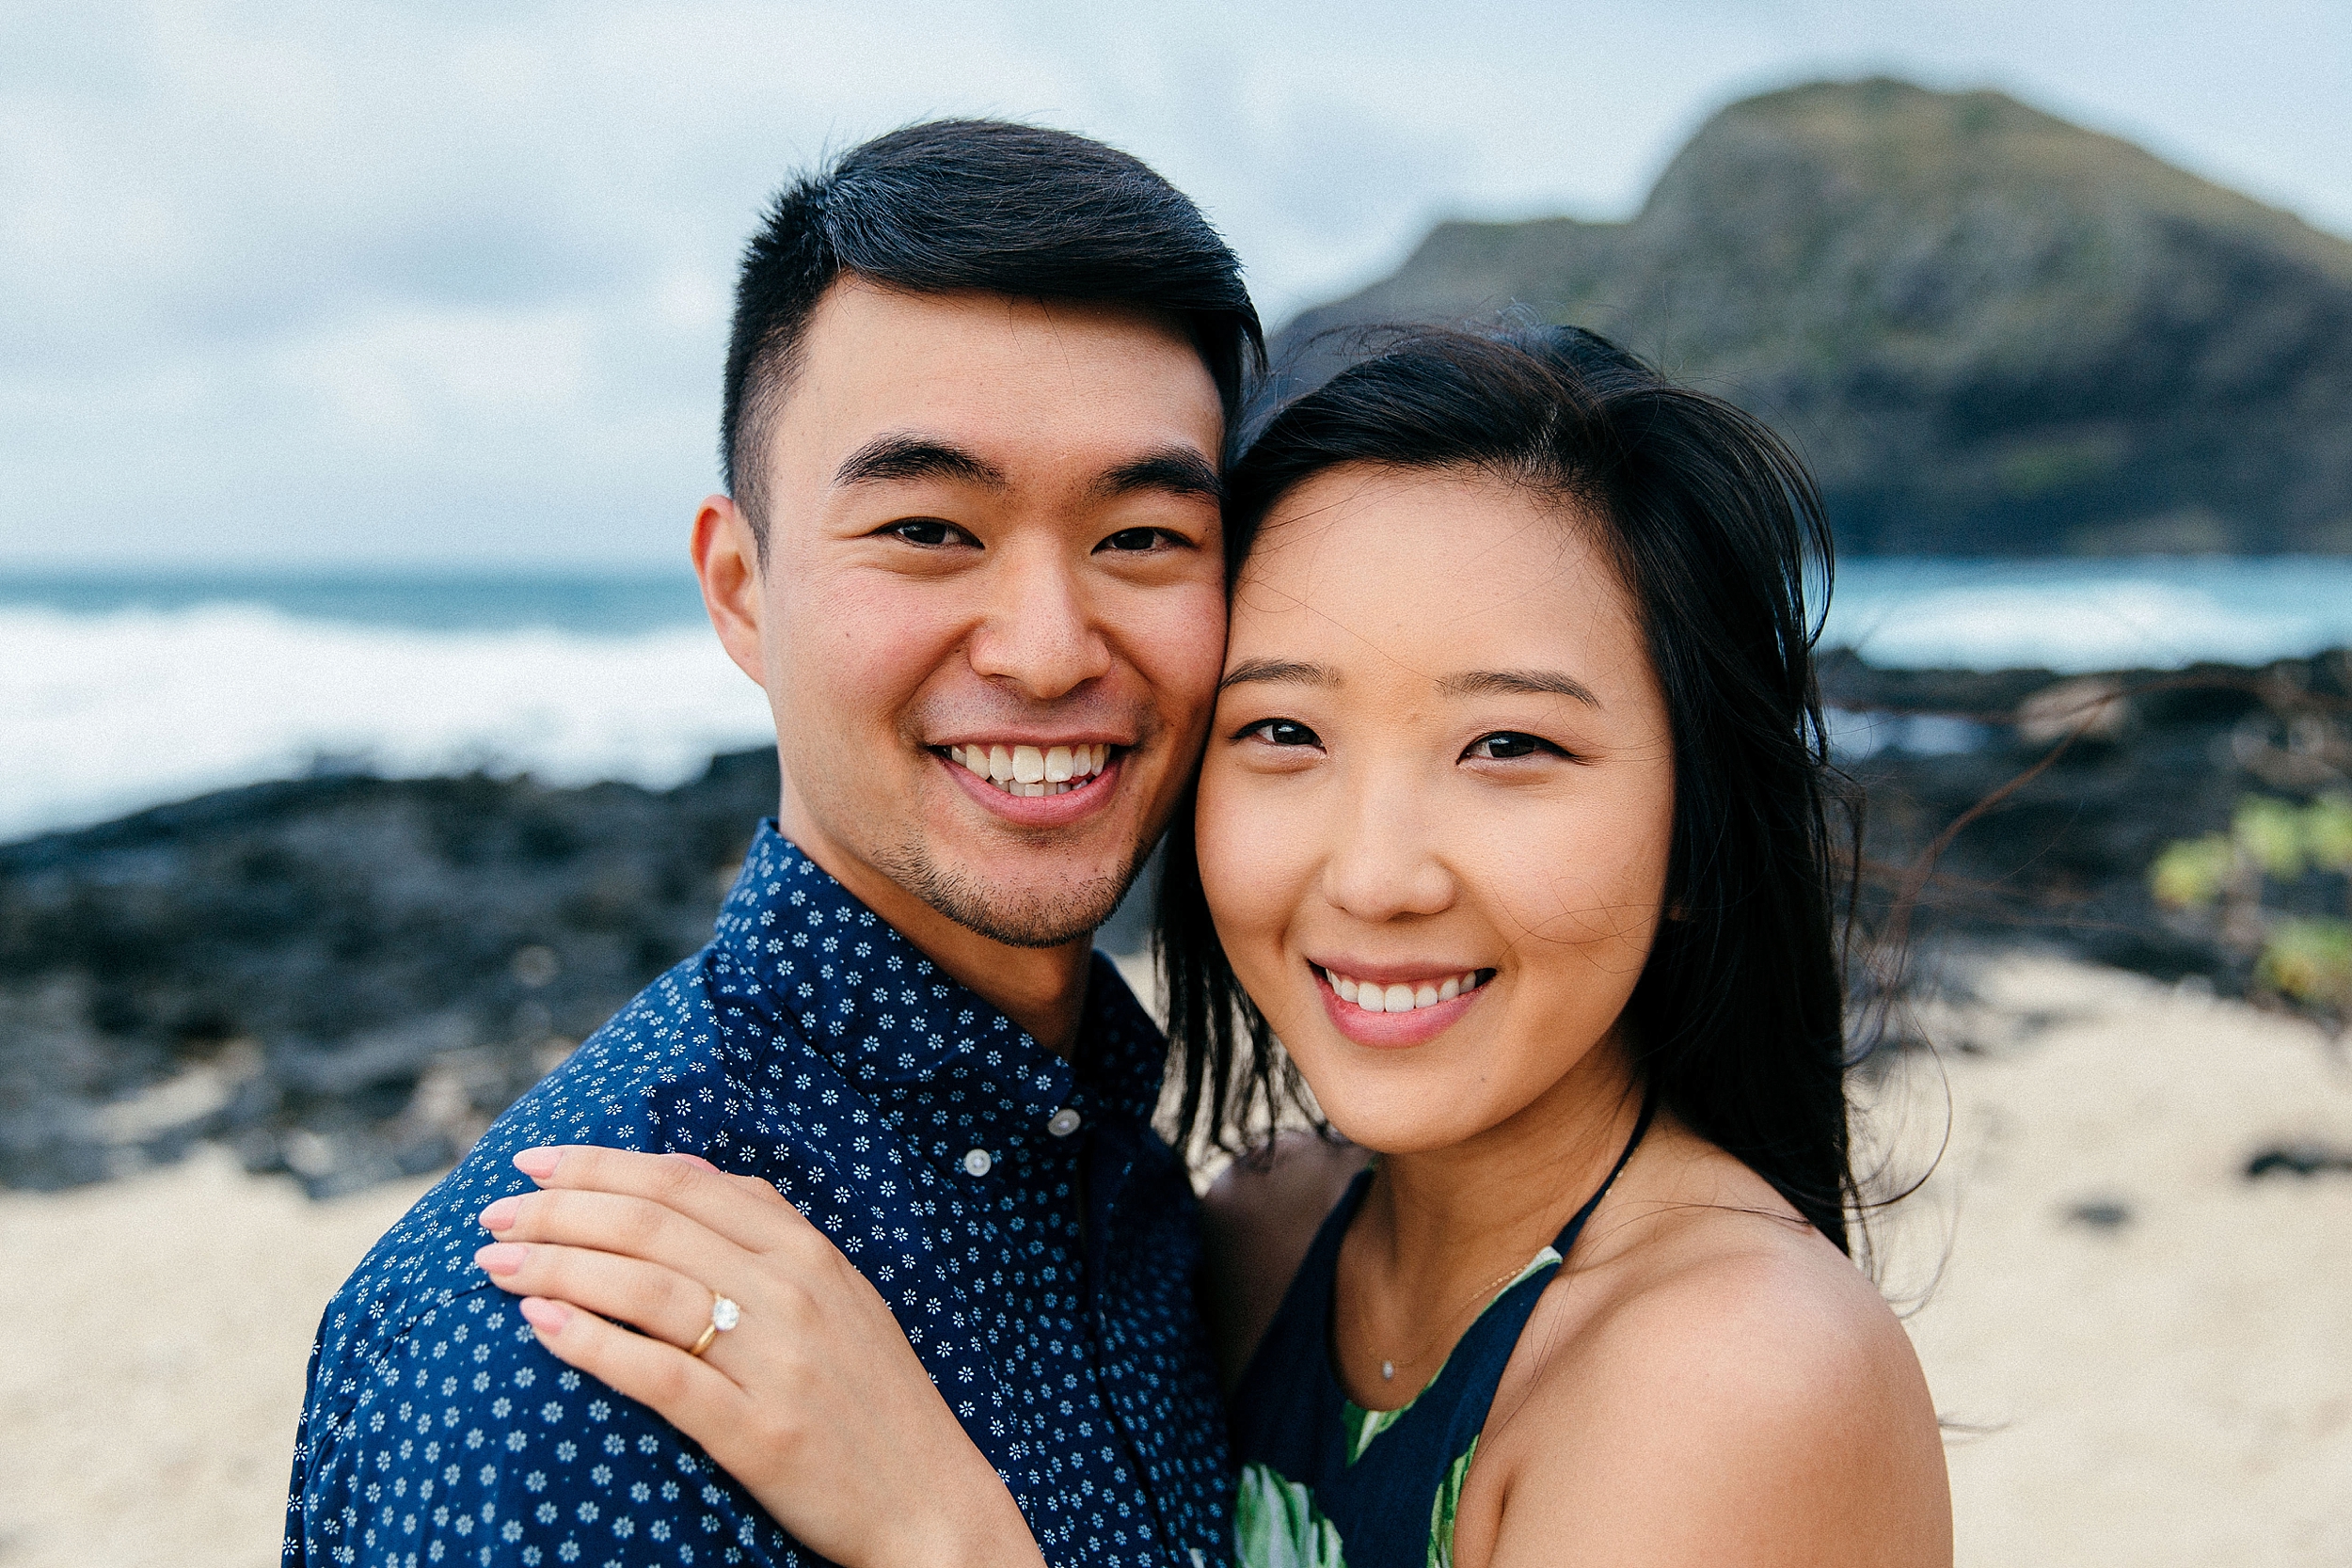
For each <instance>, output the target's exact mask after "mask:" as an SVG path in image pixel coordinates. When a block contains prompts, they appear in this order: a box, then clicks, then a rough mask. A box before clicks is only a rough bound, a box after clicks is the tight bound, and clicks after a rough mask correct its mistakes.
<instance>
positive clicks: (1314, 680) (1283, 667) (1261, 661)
mask: <svg viewBox="0 0 2352 1568" xmlns="http://www.w3.org/2000/svg"><path fill="white" fill-rule="evenodd" d="M1253 682H1254V683H1263V684H1280V685H1291V686H1337V685H1339V684H1340V677H1339V673H1338V672H1336V671H1334V670H1333V669H1332V668H1331V667H1330V666H1329V665H1327V664H1303V663H1301V662H1299V661H1298V660H1297V659H1295V658H1245V659H1243V660H1242V661H1241V662H1240V663H1239V664H1236V665H1234V666H1233V667H1232V669H1231V670H1228V671H1227V672H1226V673H1225V678H1224V679H1223V680H1221V681H1219V682H1217V683H1216V689H1218V690H1219V691H1222V690H1224V689H1226V688H1227V687H1231V686H1248V685H1250V684H1252V683H1253Z"/></svg>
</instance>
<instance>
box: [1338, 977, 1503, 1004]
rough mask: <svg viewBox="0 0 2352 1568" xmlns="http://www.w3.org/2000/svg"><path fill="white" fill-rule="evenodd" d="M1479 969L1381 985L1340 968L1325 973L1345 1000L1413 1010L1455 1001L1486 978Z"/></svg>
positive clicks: (1341, 998)
mask: <svg viewBox="0 0 2352 1568" xmlns="http://www.w3.org/2000/svg"><path fill="white" fill-rule="evenodd" d="M1478 973H1479V972H1478V971H1477V970H1474V969H1473V970H1469V971H1467V972H1465V973H1463V974H1449V975H1448V976H1446V978H1445V979H1443V980H1442V981H1434V982H1433V981H1429V980H1423V981H1422V982H1421V983H1420V984H1419V985H1413V986H1379V985H1372V984H1368V983H1366V982H1363V981H1359V980H1354V979H1350V978H1349V977H1348V976H1347V975H1344V974H1340V973H1339V972H1338V971H1337V970H1332V969H1327V970H1325V971H1324V972H1323V977H1324V978H1325V979H1327V980H1328V981H1330V982H1331V989H1332V990H1335V991H1338V992H1339V993H1340V1000H1341V1001H1343V1002H1353V1003H1355V1004H1356V1006H1359V1007H1361V1008H1362V1009H1363V1010H1364V1011H1366V1012H1368V1013H1409V1012H1411V1011H1413V1010H1414V1009H1415V1008H1417V1007H1434V1006H1437V1005H1438V1003H1440V1002H1451V1001H1453V1000H1454V998H1455V997H1457V996H1459V995H1461V994H1462V993H1463V992H1464V991H1466V990H1477V989H1478V988H1479V986H1480V985H1482V984H1483V983H1484V982H1482V981H1481V980H1480V979H1479V978H1478Z"/></svg>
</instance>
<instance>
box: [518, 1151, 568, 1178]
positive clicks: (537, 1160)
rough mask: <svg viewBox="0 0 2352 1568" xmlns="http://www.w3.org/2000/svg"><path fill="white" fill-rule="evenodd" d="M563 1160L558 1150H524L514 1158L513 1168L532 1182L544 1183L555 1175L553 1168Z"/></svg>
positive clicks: (562, 1152)
mask: <svg viewBox="0 0 2352 1568" xmlns="http://www.w3.org/2000/svg"><path fill="white" fill-rule="evenodd" d="M563 1158H564V1151H563V1150H562V1149H560V1148H526V1149H524V1150H523V1151H522V1152H521V1153H520V1154H517V1155H516V1156H515V1168H516V1170H518V1171H521V1172H522V1173H523V1174H524V1175H525V1176H528V1177H530V1178H531V1179H532V1180H533V1181H545V1180H547V1179H548V1177H550V1176H553V1175H554V1174H555V1167H556V1165H557V1164H558V1163H559V1162H561V1161H562V1160H563Z"/></svg>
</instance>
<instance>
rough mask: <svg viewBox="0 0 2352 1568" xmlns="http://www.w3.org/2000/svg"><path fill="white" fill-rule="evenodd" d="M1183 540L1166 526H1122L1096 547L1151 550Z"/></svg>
mask: <svg viewBox="0 0 2352 1568" xmlns="http://www.w3.org/2000/svg"><path fill="white" fill-rule="evenodd" d="M1181 542H1182V541H1180V540H1179V539H1177V537H1176V536H1175V535H1174V534H1171V533H1169V532H1168V530H1166V529H1164V528H1122V529H1120V531H1118V532H1117V533H1114V534H1112V535H1111V536H1110V537H1109V538H1108V539H1105V540H1104V541H1103V542H1102V543H1101V544H1100V545H1097V546H1095V548H1096V549H1101V550H1150V549H1157V548H1158V547H1159V546H1161V545H1163V544H1168V545H1173V544H1179V543H1181Z"/></svg>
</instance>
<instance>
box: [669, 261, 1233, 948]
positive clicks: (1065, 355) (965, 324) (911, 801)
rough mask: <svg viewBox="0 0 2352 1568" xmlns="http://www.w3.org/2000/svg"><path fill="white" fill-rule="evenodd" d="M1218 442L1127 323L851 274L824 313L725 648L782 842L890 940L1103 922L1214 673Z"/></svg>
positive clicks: (1165, 797) (1211, 418) (1170, 367)
mask: <svg viewBox="0 0 2352 1568" xmlns="http://www.w3.org/2000/svg"><path fill="white" fill-rule="evenodd" d="M1223 420H1224V416H1223V411H1222V408H1221V406H1220V404H1219V403H1218V399H1217V394H1216V386H1215V384H1214V383H1213V382H1212V381H1211V379H1210V377H1209V373H1208V372H1207V370H1206V368H1205V367H1204V366H1203V365H1202V364H1201V361H1200V355H1199V354H1198V352H1197V351H1196V350H1195V349H1194V347H1193V345H1192V344H1191V342H1190V341H1189V340H1188V339H1187V338H1186V337H1185V336H1184V333H1183V332H1182V331H1181V330H1179V329H1178V328H1177V327H1176V326H1175V325H1173V324H1171V323H1168V322H1166V321H1163V320H1161V319H1158V318H1156V317H1153V316H1152V315H1149V314H1147V313H1144V312H1140V311H1136V310H1131V309H1121V308H1114V307H1104V306H1089V305H1075V304H1067V303H1044V302H1038V301H1030V300H1017V299H1012V298H1009V297H1005V296H1002V295H995V294H983V293H971V294H951V295H938V294H909V293H897V292H893V291H889V290H884V289H881V288H878V287H875V286H872V285H870V284H867V283H865V282H863V281H862V280H859V279H856V278H853V277H845V278H843V279H842V280H841V281H839V282H837V283H836V284H834V287H833V288H832V289H831V290H829V291H828V292H827V293H826V294H825V296H824V297H823V299H821V300H820V301H819V302H818V308H817V309H816V311H815V312H814V314H813V315H812V317H811V319H810V321H809V324H808V326H807V328H806V331H805V334H804V336H803V340H802V354H801V362H800V366H799V369H798V371H797V373H796V374H795V375H794V376H793V377H792V379H791V381H790V383H789V385H788V387H787V388H786V389H785V390H784V393H783V396H782V398H781V401H780V404H779V406H778V408H777V412H776V414H775V416H774V418H773V419H772V420H771V421H770V423H769V427H768V431H767V436H766V440H765V443H764V448H765V450H764V451H759V452H755V453H753V454H751V460H753V461H756V462H760V463H761V465H762V467H761V469H760V472H761V476H762V481H763V483H762V484H761V486H760V494H761V497H762V501H763V510H764V512H765V513H766V520H767V561H766V563H765V565H764V567H762V568H760V569H759V570H758V571H757V572H756V574H755V578H754V579H753V580H751V581H749V582H747V583H746V584H745V585H744V586H745V590H746V592H747V594H749V595H750V596H751V597H752V598H753V599H754V600H755V614H756V623H757V624H756V638H755V646H750V645H742V646H739V643H748V642H749V641H750V639H748V638H746V637H744V636H742V635H740V634H738V635H734V636H729V637H728V638H727V641H728V643H729V652H730V653H732V654H733V655H734V656H735V657H736V659H737V662H738V663H739V664H742V665H743V666H744V668H745V670H746V671H747V672H748V673H752V674H753V675H754V676H755V679H757V680H758V681H759V682H760V684H761V685H762V686H763V687H764V688H766V689H767V691H768V696H769V705H770V706H771V708H772V709H773V711H774V714H775V721H776V735H777V737H778V744H779V751H780V754H781V756H782V759H783V765H784V775H785V785H784V805H783V810H784V814H785V818H786V820H785V822H784V827H785V829H786V831H787V833H789V834H790V835H791V836H792V837H793V838H794V839H795V841H796V842H798V843H799V844H800V845H801V847H803V849H805V850H807V851H809V852H810V853H811V854H812V855H813V856H814V857H815V858H816V859H817V860H818V863H820V864H824V865H825V866H826V867H827V869H829V870H831V871H833V872H834V875H835V876H837V877H840V878H841V879H843V880H844V881H845V883H847V884H848V885H849V886H850V890H851V891H852V892H853V893H856V894H858V895H860V896H861V897H862V898H864V899H865V900H866V902H867V903H868V905H869V906H871V907H873V908H875V909H876V911H877V912H879V913H882V915H883V916H884V917H885V918H889V919H891V920H892V921H893V923H894V924H897V925H899V926H900V927H901V929H907V928H908V927H909V917H910V916H914V917H915V919H914V924H922V923H923V922H922V921H921V920H920V918H919V916H920V911H914V910H913V909H912V908H910V907H909V902H908V899H909V895H911V897H912V900H913V901H915V902H919V903H920V904H922V905H927V906H929V908H930V910H931V911H937V913H938V914H940V915H944V916H946V918H947V919H949V920H952V921H954V922H955V923H957V924H958V925H960V926H962V927H967V928H969V929H971V930H973V931H977V932H978V933H979V934H981V935H982V936H985V937H988V938H991V939H993V940H994V941H997V942H1008V943H1011V944H1014V945H1018V946H1025V947H1050V946H1059V945H1062V944H1064V943H1068V942H1074V941H1078V940H1081V939H1083V938H1085V937H1086V936H1088V935H1089V933H1090V932H1091V931H1092V930H1093V929H1094V927H1097V926H1099V925H1100V924H1102V922H1103V921H1104V919H1106V918H1108V916H1109V915H1110V912H1111V911H1112V910H1113V909H1114V908H1116V907H1117V905H1118V902H1119V898H1120V895H1121V893H1123V892H1124V891H1125V889H1126V887H1127V884H1128V882H1129V881H1130V880H1131V879H1132V878H1133V876H1134V874H1135V871H1136V867H1137V866H1138V864H1139V863H1140V861H1141V858H1142V856H1143V854H1144V853H1145V852H1146V851H1147V850H1148V849H1149V848H1150V847H1151V845H1152V842H1153V841H1154V840H1155V839H1156V838H1157V837H1158V835H1159V832H1160V830H1161V828H1162V827H1163V826H1164V825H1165V824H1166V822H1167V820H1168V814H1169V812H1170V810H1171V809H1172V807H1173V805H1174V803H1175V800H1176V797H1177V796H1178V795H1179V794H1180V793H1181V792H1182V790H1183V788H1184V782H1185V779H1186V776H1187V774H1188V773H1189V771H1190V769H1191V768H1192V765H1193V762H1194V759H1195V757H1196V756H1197V754H1198V752H1199V749H1200V741H1201V737H1202V729H1203V726H1204V725H1205V724H1206V722H1207V720H1208V716H1209V713H1210V710H1211V705H1212V702H1213V699H1214V693H1215V689H1216V678H1217V673H1218V669H1219V666H1220V663H1221V661H1222V658H1223V651H1224V640H1225V602H1224V566H1223V546H1222V537H1221V534H1220V531H1219V517H1218V506H1217V496H1216V471H1217V470H1216V459H1217V451H1218V446H1219V442H1220V438H1221V436H1222V434H1223ZM733 526H734V527H736V528H737V529H738V530H740V529H741V527H742V524H741V522H740V521H739V520H738V521H736V522H735V523H734V525H733ZM701 547H702V546H701V541H699V540H698V550H699V549H700V548H701ZM708 576H709V574H708V571H707V570H706V578H708ZM747 608H750V607H748V606H747ZM721 629H722V632H723V633H725V632H726V631H727V627H726V626H724V625H723V626H722V628H721ZM1041 770H1042V777H1039V774H1040V772H1041ZM1007 773H1009V774H1010V775H1011V776H1010V777H1009V778H1007V777H1004V775H1006V774H1007ZM910 934H913V933H912V932H910Z"/></svg>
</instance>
